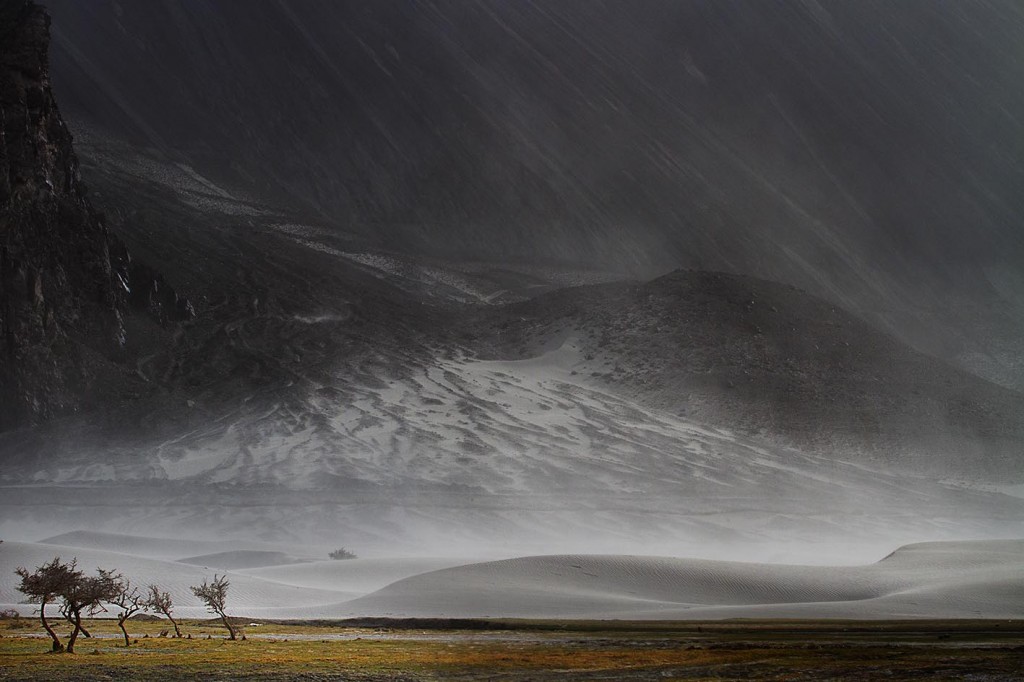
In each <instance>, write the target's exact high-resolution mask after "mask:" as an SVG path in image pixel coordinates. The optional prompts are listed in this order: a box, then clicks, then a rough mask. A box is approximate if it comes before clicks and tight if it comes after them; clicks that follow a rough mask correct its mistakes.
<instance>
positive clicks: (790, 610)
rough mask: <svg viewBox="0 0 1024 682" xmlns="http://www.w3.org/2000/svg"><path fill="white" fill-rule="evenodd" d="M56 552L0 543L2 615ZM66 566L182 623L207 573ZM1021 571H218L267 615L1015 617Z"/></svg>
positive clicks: (348, 564)
mask: <svg viewBox="0 0 1024 682" xmlns="http://www.w3.org/2000/svg"><path fill="white" fill-rule="evenodd" d="M54 550H55V548H54V546H51V545H41V544H30V543H16V542H11V543H3V544H0V606H4V607H6V605H8V604H13V603H15V602H18V601H19V600H20V595H19V594H18V593H17V592H16V591H15V585H16V578H15V576H14V569H15V568H16V567H17V566H29V567H33V566H36V565H38V564H41V563H43V562H44V561H47V560H49V559H50V558H52V557H53V556H54V554H55V551H54ZM63 556H64V558H66V559H69V558H71V556H77V557H78V559H79V565H80V566H82V567H83V568H87V569H90V570H91V569H92V568H93V567H96V566H103V567H113V568H117V569H119V570H121V571H123V572H124V573H125V574H126V575H128V576H129V577H131V578H132V579H133V580H134V581H136V582H138V583H140V584H145V583H149V582H156V583H158V584H160V585H161V586H163V587H164V588H166V589H168V590H169V591H170V592H171V593H172V595H173V597H174V599H175V602H176V603H177V604H178V605H179V612H180V613H181V614H182V615H186V616H199V615H202V614H203V611H202V608H201V607H200V605H199V604H198V602H197V601H196V600H195V598H194V597H193V596H192V595H191V594H190V593H189V590H188V587H189V586H190V585H194V584H197V583H198V582H199V581H201V580H202V579H203V578H204V577H209V576H210V575H212V572H213V571H212V569H203V568H200V567H197V566H190V565H186V564H182V563H176V562H170V561H158V560H153V559H145V558H137V557H128V556H126V555H123V554H115V553H112V552H105V551H100V550H88V549H81V550H75V551H73V552H65V553H63ZM1021 575H1024V540H991V541H971V542H936V543H924V544H916V545H908V546H905V547H902V548H900V549H898V550H896V551H895V552H893V553H892V554H890V555H889V556H887V557H885V558H884V559H882V560H881V561H878V562H876V563H874V564H870V565H864V566H794V565H781V564H766V563H743V562H733V561H708V560H701V559H679V558H669V557H651V556H621V555H604V556H602V555H562V556H533V557H521V558H516V559H507V560H502V561H488V562H481V563H472V564H462V563H461V562H459V561H458V560H456V559H423V558H417V559H356V560H351V561H319V562H310V563H305V564H290V565H282V566H273V567H262V568H253V569H246V570H238V571H229V572H228V576H229V578H230V580H231V588H230V598H229V604H230V606H231V611H232V612H233V613H235V614H237V615H244V616H251V617H266V618H345V617H354V616H392V617H430V618H438V617H449V618H466V617H507V618H596V619H605V618H620V619H717V618H737V617H745V618H921V617H930V618H975V617H985V618H1021V617H1024V589H1022V583H1021ZM389 581H395V582H390V584H387V585H385V583H388V582H389ZM378 588H380V589H378ZM374 589H376V590H377V591H376V592H372V593H370V594H367V593H368V592H370V591H371V590H374ZM21 608H22V610H23V611H26V612H28V611H31V607H27V606H22V607H21Z"/></svg>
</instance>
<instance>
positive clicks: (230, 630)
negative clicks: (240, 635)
mask: <svg viewBox="0 0 1024 682" xmlns="http://www.w3.org/2000/svg"><path fill="white" fill-rule="evenodd" d="M220 619H221V620H222V621H224V627H226V628H227V629H228V639H235V627H234V626H233V625H232V624H231V621H230V620H229V619H228V614H226V613H223V612H221V614H220Z"/></svg>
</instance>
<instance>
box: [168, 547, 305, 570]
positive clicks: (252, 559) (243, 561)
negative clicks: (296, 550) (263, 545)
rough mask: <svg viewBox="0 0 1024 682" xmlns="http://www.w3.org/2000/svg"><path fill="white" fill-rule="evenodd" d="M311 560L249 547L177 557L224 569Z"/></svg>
mask: <svg viewBox="0 0 1024 682" xmlns="http://www.w3.org/2000/svg"><path fill="white" fill-rule="evenodd" d="M310 561H313V559H310V558H303V557H296V556H292V555H291V554H285V553H284V552H269V551H260V550H251V549H237V550H232V551H228V552H215V553H213V554H204V555H202V556H190V557H184V558H182V559H178V562H179V563H183V564H191V565H193V566H205V567H208V568H223V569H226V570H232V569H244V568H262V567H265V566H282V565H289V564H301V563H306V562H310Z"/></svg>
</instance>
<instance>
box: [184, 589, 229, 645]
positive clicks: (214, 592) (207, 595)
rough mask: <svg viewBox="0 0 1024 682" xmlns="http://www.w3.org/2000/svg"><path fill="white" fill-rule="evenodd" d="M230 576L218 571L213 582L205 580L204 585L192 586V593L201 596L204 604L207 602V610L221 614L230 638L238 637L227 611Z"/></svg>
mask: <svg viewBox="0 0 1024 682" xmlns="http://www.w3.org/2000/svg"><path fill="white" fill-rule="evenodd" d="M228 584H229V583H228V577H227V576H226V575H224V576H218V575H217V574H216V573H214V574H213V582H209V583H208V582H207V581H205V580H204V581H203V584H202V585H199V586H198V587H197V586H194V585H193V586H192V588H191V589H192V594H194V595H196V596H197V597H199V598H200V599H201V600H202V601H203V603H204V604H206V610H207V611H209V612H210V613H213V614H216V615H218V616H220V619H221V620H222V621H224V627H226V628H227V629H228V635H229V636H228V639H236V637H235V628H234V626H232V625H231V619H230V618H228V614H227V613H226V611H225V609H226V602H227V599H228Z"/></svg>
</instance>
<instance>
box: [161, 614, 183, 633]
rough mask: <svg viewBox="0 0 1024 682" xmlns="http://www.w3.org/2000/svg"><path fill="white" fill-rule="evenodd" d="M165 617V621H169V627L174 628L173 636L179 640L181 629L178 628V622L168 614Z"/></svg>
mask: <svg viewBox="0 0 1024 682" xmlns="http://www.w3.org/2000/svg"><path fill="white" fill-rule="evenodd" d="M165 615H166V616H167V620H169V621H171V625H173V626H174V636H175V637H177V638H178V639H181V629H180V628H179V627H178V621H176V620H174V618H172V617H171V614H169V613H168V614H165Z"/></svg>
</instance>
